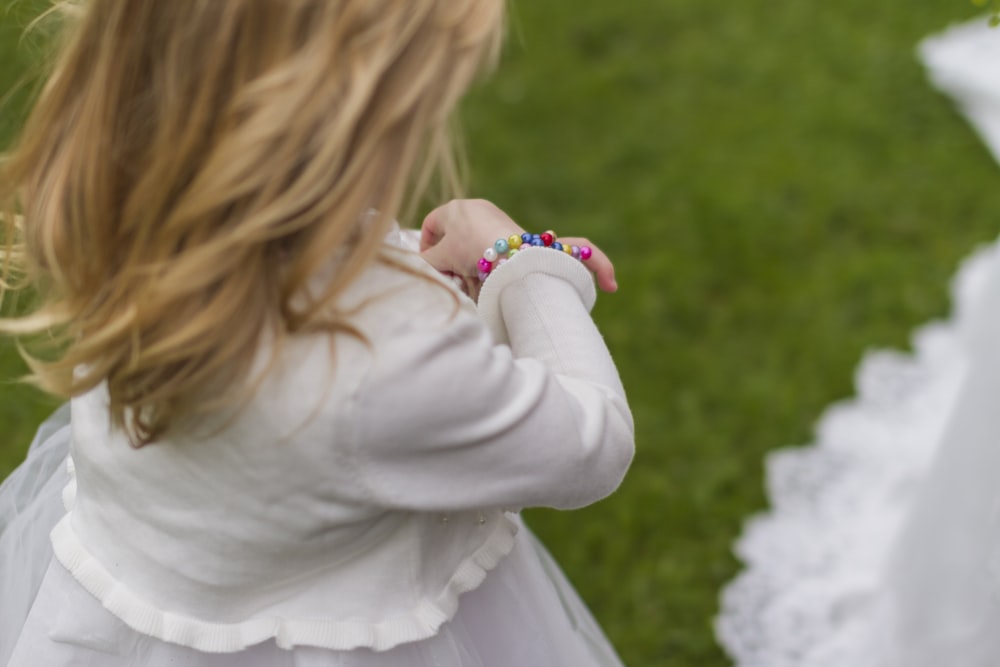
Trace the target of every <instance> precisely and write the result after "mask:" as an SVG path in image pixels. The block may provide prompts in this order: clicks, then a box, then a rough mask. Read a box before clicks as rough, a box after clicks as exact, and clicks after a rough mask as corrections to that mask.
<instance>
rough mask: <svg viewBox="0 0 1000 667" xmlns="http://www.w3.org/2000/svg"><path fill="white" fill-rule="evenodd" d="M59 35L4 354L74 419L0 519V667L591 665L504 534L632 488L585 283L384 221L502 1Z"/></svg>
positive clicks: (518, 255)
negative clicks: (23, 303) (21, 359)
mask: <svg viewBox="0 0 1000 667" xmlns="http://www.w3.org/2000/svg"><path fill="white" fill-rule="evenodd" d="M62 4H63V9H66V10H69V11H68V12H67V13H66V15H65V17H64V19H63V20H64V22H65V25H64V26H63V27H64V31H65V37H64V39H63V44H62V47H61V50H60V52H59V55H58V58H57V59H56V61H55V66H54V69H53V71H52V73H51V76H50V78H49V80H48V83H47V85H46V86H45V88H44V90H43V91H42V93H41V96H40V99H39V100H38V102H37V104H36V106H35V108H34V111H33V112H32V114H31V116H30V118H29V120H28V122H27V124H26V126H25V128H24V130H23V134H22V136H21V138H20V141H19V143H18V144H17V146H16V148H15V150H14V152H13V154H12V155H10V156H9V157H8V159H7V160H6V161H5V162H4V163H3V164H2V174H0V194H2V197H3V200H2V201H3V204H4V211H5V213H4V217H3V221H4V227H3V229H4V237H3V240H4V245H3V246H2V247H3V248H4V251H3V252H4V254H3V274H2V275H3V280H4V283H5V285H6V286H7V288H8V289H10V288H12V287H28V286H30V287H32V288H33V289H35V290H37V291H38V294H39V295H40V296H39V300H38V306H37V308H35V309H33V310H32V311H31V312H30V313H28V314H26V315H24V316H23V317H21V318H19V319H12V320H6V321H3V323H2V328H3V330H4V331H6V332H8V333H13V334H44V338H42V340H41V342H42V343H45V346H44V348H43V349H42V351H41V354H40V358H39V357H36V358H32V359H31V364H32V369H33V371H34V377H35V380H36V381H37V382H38V384H40V385H41V386H42V387H44V388H46V389H48V390H49V391H51V392H53V393H55V394H58V395H63V396H68V397H71V398H72V400H71V402H70V405H69V407H68V408H66V409H63V410H61V411H60V412H59V413H57V414H56V415H55V416H54V417H53V418H52V420H50V421H49V422H48V423H46V424H45V425H44V426H43V427H42V429H41V430H40V431H39V434H38V437H37V439H36V441H35V443H33V444H32V446H31V449H30V451H29V454H28V458H27V460H26V461H25V463H24V464H23V465H22V466H21V467H20V468H19V469H18V470H17V471H16V472H15V473H14V474H13V475H11V476H10V477H9V478H8V479H7V480H6V481H5V482H4V484H3V486H2V487H0V600H2V608H3V613H2V614H0V664H5V665H10V666H11V667H21V666H30V667H40V666H46V667H47V666H54V665H70V664H72V665H85V664H86V665H101V666H102V667H104V666H108V667H111V666H118V665H123V666H124V665H129V666H138V665H143V666H153V667H158V666H166V665H211V666H215V665H239V666H240V667H253V666H255V665H259V666H265V665H266V666H267V667H275V666H280V665H338V666H365V667H368V666H374V665H392V666H399V665H406V666H411V665H412V666H427V667H430V666H431V665H433V666H435V667H458V666H462V667H473V666H475V667H487V666H497V667H499V666H504V667H509V666H510V665H525V666H546V667H554V666H559V665H566V666H572V667H586V666H588V665H618V664H620V663H619V661H618V659H617V657H616V656H615V653H614V651H613V649H612V648H611V647H610V646H609V644H608V643H607V641H606V640H605V639H604V637H603V635H602V634H601V632H600V630H599V628H598V627H597V626H596V625H595V623H594V621H593V620H592V618H591V616H590V615H589V613H588V612H587V610H586V608H585V607H584V605H583V604H582V603H581V601H580V600H579V598H578V597H577V596H576V594H575V593H574V592H573V590H572V588H571V587H570V586H569V585H568V584H567V582H566V581H565V579H564V578H563V577H562V575H561V573H560V572H559V570H558V568H557V567H556V566H555V565H554V563H553V562H552V561H551V559H550V558H549V557H548V556H547V555H546V554H545V552H544V551H543V550H542V549H541V548H540V547H539V545H538V544H537V543H536V542H535V541H534V539H533V538H532V536H531V535H530V533H529V532H528V531H527V530H526V529H525V528H524V526H523V524H522V523H521V521H520V519H519V518H518V516H517V514H516V512H517V510H519V509H520V508H523V507H528V506H548V507H555V508H565V509H569V508H575V507H580V506H583V505H586V504H588V503H592V502H595V501H597V500H599V499H601V498H603V497H605V496H606V495H608V494H609V493H611V492H612V491H614V489H615V488H616V487H617V486H618V484H619V483H620V481H621V479H622V477H623V475H624V473H625V471H626V469H627V467H628V465H629V462H630V459H631V456H632V452H633V428H632V419H631V415H630V412H629V408H628V405H627V403H626V400H625V394H624V391H623V389H622V387H621V384H620V381H619V379H618V375H617V373H616V371H615V367H614V364H613V362H612V360H611V357H610V356H609V354H608V351H607V349H606V347H605V345H604V343H603V341H602V339H601V336H600V334H599V333H598V331H597V329H596V328H595V326H594V324H593V322H592V320H591V319H590V317H589V314H588V311H589V309H590V308H591V306H592V305H593V302H594V298H595V289H594V282H593V278H592V276H591V273H590V272H591V271H592V272H594V273H596V275H597V280H598V283H599V284H600V286H601V287H602V288H603V289H605V290H608V291H612V290H614V289H615V287H616V286H615V284H614V277H613V270H612V267H611V264H610V262H609V261H608V260H607V258H606V257H605V256H604V255H603V254H602V253H600V252H599V251H598V250H596V249H592V248H590V247H589V245H588V244H586V242H585V241H583V240H581V239H563V242H564V243H565V245H560V241H559V240H557V239H555V238H553V235H551V234H550V233H544V234H538V235H531V234H527V233H526V232H525V230H524V229H522V228H521V227H520V226H519V225H517V224H516V223H515V222H513V221H512V220H511V219H510V218H509V217H507V216H506V215H505V214H504V213H503V212H501V211H500V210H498V209H497V208H496V207H494V206H492V205H491V204H488V203H486V202H482V201H454V202H452V203H450V204H447V205H445V206H443V207H441V208H439V209H437V210H435V211H433V212H432V213H431V214H430V215H429V216H427V218H426V220H425V221H424V224H423V229H422V233H421V234H420V236H419V244H418V247H417V250H419V252H417V251H414V250H413V249H409V244H410V243H416V239H414V237H412V236H409V235H408V234H407V233H405V232H401V231H399V230H398V229H397V228H396V227H395V226H394V223H393V222H392V220H393V218H394V216H395V215H396V214H397V212H398V211H399V209H400V206H401V202H402V201H403V199H404V195H405V194H406V193H408V192H409V193H413V192H419V191H420V189H421V185H422V184H423V183H425V182H426V180H427V177H428V173H429V172H428V165H434V164H441V163H442V161H444V162H447V160H445V159H444V156H445V155H446V142H445V128H446V125H447V123H448V117H449V115H450V112H451V111H452V109H453V107H454V106H455V104H456V102H457V101H458V100H459V98H460V97H461V95H462V93H463V92H464V91H465V90H466V88H467V86H468V84H469V82H470V80H471V79H472V78H473V76H474V74H475V72H476V71H477V69H478V68H479V67H480V66H481V65H482V64H483V63H484V62H487V61H489V59H490V58H491V57H492V55H493V53H494V51H495V50H496V48H497V44H498V42H499V36H500V33H501V27H502V20H503V3H502V0H210V1H205V0H176V1H171V2H148V1H146V0H87V1H86V2H79V3H62ZM548 223H550V221H546V224H545V225H544V226H549V224H548ZM567 223H568V221H567ZM538 231H541V230H538ZM522 234H526V235H525V236H524V237H522V236H521V235H522ZM535 245H537V246H541V247H533V246H535ZM588 269H589V271H588ZM454 282H458V283H460V284H461V286H462V287H463V288H464V289H463V290H461V291H460V290H458V289H456V287H455V285H454ZM466 293H467V294H469V295H471V296H472V297H473V298H478V303H474V302H473V301H472V300H471V299H470V298H469V297H468V296H466ZM38 339H39V337H38V336H35V337H34V338H32V339H29V340H34V341H36V342H37V341H38Z"/></svg>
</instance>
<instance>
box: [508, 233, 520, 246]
mask: <svg viewBox="0 0 1000 667" xmlns="http://www.w3.org/2000/svg"><path fill="white" fill-rule="evenodd" d="M507 244H508V245H509V246H510V249H511V250H517V249H518V248H520V247H521V236H520V234H511V235H510V237H509V238H508V239H507Z"/></svg>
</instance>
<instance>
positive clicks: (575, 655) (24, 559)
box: [0, 409, 621, 667]
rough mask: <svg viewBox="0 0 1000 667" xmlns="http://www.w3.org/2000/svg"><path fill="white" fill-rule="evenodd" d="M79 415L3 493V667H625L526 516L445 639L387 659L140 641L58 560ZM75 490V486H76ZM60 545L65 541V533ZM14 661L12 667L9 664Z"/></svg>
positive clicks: (56, 425)
mask: <svg viewBox="0 0 1000 667" xmlns="http://www.w3.org/2000/svg"><path fill="white" fill-rule="evenodd" d="M68 420H69V415H68V411H66V410H65V409H63V410H61V411H60V412H58V413H57V414H56V415H55V416H54V417H53V418H52V419H50V420H49V421H48V422H46V424H45V425H43V427H42V428H41V429H40V431H39V435H38V437H37V438H36V441H35V443H34V444H33V445H32V448H31V450H30V452H29V456H28V458H27V460H26V461H25V463H24V464H22V465H21V466H20V467H19V468H18V469H17V470H15V472H14V473H12V474H11V476H10V477H8V478H7V479H6V480H5V481H4V483H3V485H2V486H0V600H2V601H3V613H2V614H0V665H8V667H37V666H38V665H62V664H72V665H81V666H88V665H92V666H94V667H97V666H100V667H139V666H142V667H168V666H171V667H173V666H175V665H185V667H227V666H232V667H237V666H238V667H333V666H337V667H390V666H391V667H397V666H399V665H406V666H407V667H508V666H509V665H512V664H520V665H546V666H553V667H560V666H565V667H620V666H621V662H620V661H619V659H618V657H617V656H616V654H615V651H614V649H613V648H612V647H611V646H610V644H609V643H608V642H607V639H606V638H605V637H604V635H603V633H602V631H601V630H600V628H599V626H598V625H597V623H596V622H595V621H594V619H593V617H592V616H591V614H590V612H589V611H588V610H587V608H586V606H585V605H584V603H583V602H582V601H581V600H580V598H579V597H578V596H577V594H576V592H575V591H574V590H573V588H572V586H571V585H570V584H569V583H568V582H567V581H566V579H565V577H564V576H563V575H562V573H561V572H560V570H559V568H558V566H557V565H556V564H555V562H554V561H553V560H552V558H551V557H550V556H549V555H548V553H547V552H546V551H545V549H544V548H543V547H542V546H541V545H540V544H539V543H538V541H537V540H536V539H535V538H534V537H533V536H532V534H531V532H530V531H529V530H527V528H526V527H524V525H523V523H522V522H521V521H520V519H519V518H517V517H513V518H512V519H511V520H512V521H514V522H515V524H516V525H517V527H518V531H517V536H516V538H515V542H514V544H513V545H512V550H511V551H510V553H509V554H508V555H507V556H506V557H505V558H503V559H501V560H499V562H498V563H497V564H496V567H495V569H493V570H492V571H491V572H489V574H488V576H486V577H485V580H484V581H483V582H482V583H481V585H480V586H479V587H478V588H476V589H475V590H472V591H469V592H467V593H464V594H462V595H461V597H460V599H459V605H458V611H457V613H456V614H455V616H454V618H453V619H451V620H450V621H448V622H446V623H444V624H443V625H442V626H441V627H440V628H439V629H438V632H437V634H435V635H434V636H432V637H430V638H428V639H424V640H421V641H414V642H408V643H404V644H400V645H398V646H396V647H395V648H392V649H391V650H387V651H382V652H378V651H374V650H370V649H366V648H360V649H355V650H351V651H337V650H327V649H322V648H316V647H302V646H299V647H296V648H294V649H292V650H286V649H283V648H281V647H280V646H279V645H278V643H277V641H275V640H274V639H268V640H266V641H262V642H261V643H257V644H254V645H252V646H249V647H248V648H246V649H245V650H243V651H239V652H235V653H210V652H202V651H198V650H196V649H193V648H190V647H187V646H181V645H178V644H175V643H171V642H166V641H162V640H160V639H156V638H154V637H150V636H148V635H146V634H143V633H140V632H136V631H135V630H133V629H132V628H130V627H128V625H126V624H125V623H123V622H122V621H121V620H120V619H118V618H117V617H116V616H115V615H113V614H112V613H110V612H109V611H108V610H107V609H106V608H104V607H103V606H102V605H101V603H100V602H99V601H98V599H97V598H95V597H94V596H93V595H91V594H90V593H89V592H88V591H87V590H86V589H85V588H84V587H83V586H81V585H80V584H79V583H78V582H77V581H76V580H75V579H74V578H73V576H72V575H71V574H70V573H69V572H68V571H67V570H66V569H65V568H64V567H63V566H62V565H61V564H60V563H59V562H58V561H57V560H56V559H54V558H53V550H52V546H51V543H50V541H49V536H48V533H49V531H50V530H51V529H52V527H53V526H55V525H56V524H57V523H58V521H59V520H60V518H61V517H62V516H63V514H64V509H63V489H64V488H66V487H67V486H68V483H69V482H70V480H71V475H70V472H69V469H68V468H67V461H68V458H67V456H68V449H69V428H68ZM70 488H71V487H70ZM57 541H58V536H57ZM8 661H9V662H8Z"/></svg>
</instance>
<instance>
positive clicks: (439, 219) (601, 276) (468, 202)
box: [420, 199, 618, 298]
mask: <svg viewBox="0 0 1000 667" xmlns="http://www.w3.org/2000/svg"><path fill="white" fill-rule="evenodd" d="M523 233H524V229H523V228H521V227H520V226H519V225H518V224H517V223H516V222H514V221H513V220H512V219H511V218H510V216H508V215H507V214H506V213H504V212H503V211H501V210H500V209H499V208H497V207H496V206H495V205H494V204H492V203H491V202H488V201H486V200H484V199H455V200H452V201H450V202H448V203H447V204H445V205H443V206H439V207H438V208H436V209H434V210H433V211H431V212H430V213H428V214H427V217H426V218H424V222H423V225H422V226H421V231H420V253H421V255H422V256H423V258H424V259H425V260H426V261H427V262H428V263H429V264H430V265H431V266H433V267H434V268H436V269H437V270H438V271H440V272H442V273H444V274H446V275H451V276H457V277H458V278H460V279H461V280H462V283H463V285H464V287H465V291H466V293H468V294H469V295H470V296H472V297H473V298H475V297H476V296H477V295H478V293H479V269H478V266H477V263H478V262H479V258H480V257H482V256H483V252H484V251H485V250H486V249H487V248H489V247H491V246H492V245H493V244H494V243H495V242H496V241H497V239H501V238H503V239H505V238H507V237H509V236H511V235H513V234H518V235H520V234H523ZM559 240H560V241H561V242H563V243H569V244H571V245H578V246H583V245H589V246H590V247H591V248H592V249H593V256H592V257H591V258H590V259H589V260H587V261H586V262H584V264H585V266H587V268H589V269H590V270H591V271H593V272H594V273H595V274H596V275H597V284H598V286H599V287H600V288H601V289H602V290H604V291H605V292H614V291H616V290H617V289H618V285H617V283H616V282H615V272H614V266H613V265H612V264H611V260H610V259H608V256H607V255H605V254H604V253H603V252H602V251H601V250H600V249H599V248H596V247H594V246H593V245H592V244H591V243H590V242H589V241H587V240H586V239H583V238H560V239H559Z"/></svg>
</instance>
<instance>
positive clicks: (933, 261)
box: [0, 0, 1000, 667]
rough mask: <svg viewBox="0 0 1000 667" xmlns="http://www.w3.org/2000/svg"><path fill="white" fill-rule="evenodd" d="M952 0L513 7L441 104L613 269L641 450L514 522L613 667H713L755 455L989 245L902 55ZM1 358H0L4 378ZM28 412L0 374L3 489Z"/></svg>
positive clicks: (15, 30) (897, 341)
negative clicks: (527, 533) (588, 503)
mask: <svg viewBox="0 0 1000 667" xmlns="http://www.w3.org/2000/svg"><path fill="white" fill-rule="evenodd" d="M31 4H32V3H31V2H25V1H23V0H22V1H21V2H18V3H16V4H15V5H14V7H15V10H13V11H8V13H6V14H2V15H0V80H2V86H3V89H7V88H8V87H9V86H10V84H11V82H12V81H14V80H15V79H17V78H18V77H19V76H20V75H21V72H22V67H23V66H24V63H25V62H26V61H27V60H30V57H31V52H30V50H29V51H25V50H24V49H23V48H22V49H20V50H18V49H17V39H18V35H19V34H20V32H21V30H22V28H23V25H24V23H25V16H26V15H30V12H29V11H27V10H28V9H30V7H31ZM36 4H37V3H36ZM974 11H975V10H974V8H973V7H972V5H971V4H970V3H969V2H967V0H923V2H921V3H909V4H905V5H900V4H899V3H895V4H894V3H872V2H870V1H869V0H840V2H837V3H803V2H800V1H799V0H743V1H742V2H740V3H726V4H725V5H721V4H718V3H706V2H703V1H701V0H631V1H630V2H600V3H596V2H594V3H590V2H580V1H579V0H544V1H534V0H522V1H521V2H516V3H515V5H514V7H513V14H512V18H511V31H510V32H511V38H510V44H509V47H508V49H507V55H506V58H505V60H504V63H503V64H502V66H501V68H500V70H499V72H498V73H497V75H496V76H495V77H494V78H493V79H492V80H490V81H489V82H487V83H485V84H483V85H481V86H480V87H478V88H477V90H476V91H475V92H474V94H473V95H472V97H471V98H470V100H469V102H468V104H467V105H466V107H465V110H464V111H465V113H464V120H465V125H466V129H467V136H468V144H469V153H470V157H471V162H472V167H473V183H472V188H471V191H472V194H474V195H477V196H484V197H487V198H490V199H493V200H495V201H496V202H497V203H498V204H499V205H500V206H501V207H503V208H505V209H507V210H508V211H509V212H511V214H512V215H514V217H515V218H517V219H518V220H520V221H521V222H522V224H524V225H525V226H526V227H528V228H537V229H542V228H549V227H551V228H554V229H555V230H556V231H557V232H560V233H564V234H573V235H587V236H589V237H590V238H592V239H593V240H594V241H595V242H596V243H598V244H599V245H601V246H602V247H603V248H605V249H606V250H607V251H608V252H609V253H610V254H611V255H612V257H613V258H615V259H616V260H617V265H618V277H619V284H620V285H621V291H620V292H619V293H618V294H616V295H613V296H605V297H603V298H602V299H600V301H599V304H598V306H597V308H596V311H595V316H596V318H597V319H598V321H599V324H600V326H601V327H602V329H603V331H604V332H605V335H606V337H607V340H608V344H609V346H610V347H611V349H612V351H613V353H614V355H615V358H616V360H617V362H618V365H619V368H620V370H621V373H622V376H623V379H624V382H625V386H626V388H627V389H628V391H629V395H630V399H631V403H632V407H633V410H634V412H635V417H636V423H637V439H638V447H639V452H638V456H637V458H636V461H635V465H634V467H633V470H632V471H631V473H630V476H629V478H628V479H627V481H626V482H625V484H624V486H623V487H622V488H621V490H620V491H619V492H618V493H617V494H616V495H615V496H613V497H612V498H611V499H609V500H607V501H604V502H602V503H600V504H598V505H596V506H594V507H591V508H588V509H586V510H583V511H579V512H573V513H557V512H546V511H535V512H532V513H531V516H530V521H531V523H532V525H533V526H534V527H535V529H536V531H537V532H538V533H539V534H540V535H541V536H542V538H543V539H544V540H545V542H546V543H547V544H548V545H549V547H550V549H551V550H552V551H553V552H554V554H555V555H556V557H557V559H558V560H559V562H560V563H561V564H562V565H563V567H564V569H565V570H566V572H567V574H568V575H569V577H570V578H571V579H572V580H573V581H574V583H575V584H576V585H577V587H578V589H579V590H580V592H581V594H582V595H583V596H584V597H585V598H586V600H587V601H588V602H589V604H590V605H591V606H592V608H593V610H594V612H595V614H596V615H597V617H598V618H599V620H600V621H601V623H602V625H603V626H604V628H605V629H606V630H607V632H608V634H609V635H610V636H611V638H612V640H613V641H614V642H615V644H616V646H617V647H618V649H619V651H620V653H621V655H622V657H623V658H624V660H625V662H626V664H628V665H631V666H632V667H654V666H655V667H661V666H662V667H713V666H717V665H726V664H728V661H727V660H726V659H725V657H724V656H723V654H722V652H721V651H720V650H719V649H718V648H717V647H716V645H715V643H714V639H713V636H712V629H711V623H712V618H713V616H714V614H715V613H716V611H717V594H718V590H719V588H720V587H721V586H722V585H723V584H724V583H725V582H726V581H727V580H728V579H729V578H731V577H732V576H733V575H734V574H735V573H736V572H737V569H738V563H737V562H736V561H735V559H734V558H733V557H732V555H731V552H730V545H731V543H732V541H733V540H734V539H735V537H736V536H737V535H738V533H739V530H740V525H741V521H742V520H743V519H744V517H746V516H747V514H749V513H751V512H754V511H758V510H760V509H762V508H763V507H764V506H765V502H766V501H765V497H764V493H763V489H762V475H761V473H762V467H761V461H762V457H763V456H764V454H765V452H767V451H768V450H769V449H772V448H775V447H778V446H784V445H790V444H799V443H807V442H808V441H809V440H810V437H811V435H810V434H811V427H812V424H813V423H814V422H815V420H816V419H817V417H818V416H819V414H820V413H821V412H822V410H823V408H824V406H826V405H828V404H829V403H830V402H832V401H835V400H837V399H840V398H843V397H846V396H849V395H850V394H851V393H852V373H853V370H854V368H855V366H856V365H857V362H858V360H859V359H860V357H861V355H862V354H863V353H864V351H865V349H867V348H869V347H885V346H891V347H902V348H905V347H906V346H907V341H908V335H909V332H910V331H911V330H912V328H913V327H915V326H916V325H918V324H920V323H922V322H924V321H926V320H928V319H932V318H936V317H942V316H944V315H946V313H947V308H948V303H947V286H948V280H949V277H950V275H951V274H952V272H953V271H954V269H955V267H956V265H957V263H958V262H959V261H960V259H961V258H962V257H963V256H964V255H966V254H967V253H969V252H970V251H971V250H972V249H973V248H974V247H975V246H976V245H977V244H979V243H982V242H986V241H989V240H991V239H992V238H994V237H995V236H996V235H997V232H998V231H1000V225H998V220H997V214H998V212H1000V188H998V187H997V185H998V183H1000V172H998V170H997V167H996V165H995V164H994V163H993V161H992V160H991V159H990V157H989V156H988V154H987V152H986V150H985V149H984V148H983V147H982V145H981V144H980V142H979V141H978V139H977V138H976V137H975V136H974V135H973V133H972V132H971V131H970V129H969V128H968V127H967V126H966V125H965V123H964V122H963V121H962V120H961V119H960V118H959V117H958V115H957V114H956V113H955V112H954V110H953V109H952V107H951V105H950V104H949V102H948V101H947V100H945V99H944V98H942V97H941V96H939V95H938V94H936V93H935V92H934V91H933V90H932V89H931V88H930V87H929V85H928V84H927V83H926V81H925V78H924V74H923V72H922V70H921V67H920V65H919V64H918V63H917V61H916V59H915V56H914V47H915V45H916V43H917V42H918V40H919V39H920V38H921V37H923V36H925V35H926V34H928V33H930V32H932V31H935V30H938V29H941V28H943V27H944V26H945V25H947V24H948V23H949V22H952V21H956V20H960V19H963V18H966V17H968V16H970V15H972V14H973V13H974ZM997 38H998V39H1000V32H998V35H997ZM22 105H23V101H22V99H21V98H18V97H15V98H14V99H13V101H12V102H11V103H10V104H9V105H8V106H7V107H5V108H4V109H3V112H2V116H0V132H3V133H4V137H3V139H4V140H6V139H9V137H10V131H11V128H12V127H14V126H16V124H17V119H18V118H19V115H20V113H21V109H22ZM15 356H16V355H15V354H14V352H13V350H12V348H11V345H10V344H9V343H7V342H4V343H2V344H0V378H4V379H5V380H7V379H10V378H13V377H15V376H16V375H18V374H19V373H20V372H22V368H21V367H20V366H19V365H18V363H17V362H16V360H15ZM51 406H52V404H51V402H48V401H46V400H45V399H43V398H41V397H40V396H38V395H37V394H35V393H33V392H30V391H28V390H26V389H25V388H23V387H21V386H18V385H14V384H11V383H10V382H5V383H4V384H2V385H0V475H2V474H5V473H6V472H8V471H9V470H11V469H12V468H13V467H14V465H16V463H17V462H18V461H19V460H20V459H21V458H22V457H23V452H24V447H25V446H26V444H27V443H28V441H29V439H30V437H31V433H32V432H33V430H34V428H35V426H36V425H37V423H38V421H39V420H40V419H41V418H43V416H44V415H45V414H46V412H47V411H49V410H50V409H51Z"/></svg>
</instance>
